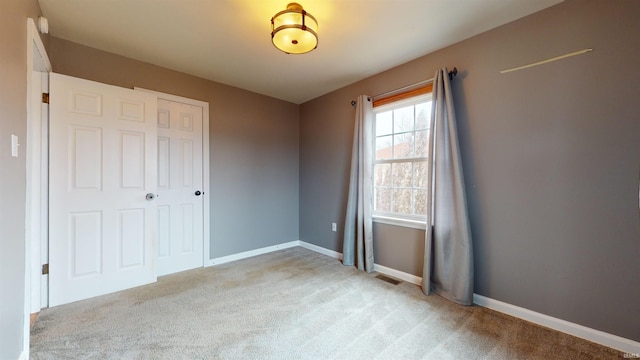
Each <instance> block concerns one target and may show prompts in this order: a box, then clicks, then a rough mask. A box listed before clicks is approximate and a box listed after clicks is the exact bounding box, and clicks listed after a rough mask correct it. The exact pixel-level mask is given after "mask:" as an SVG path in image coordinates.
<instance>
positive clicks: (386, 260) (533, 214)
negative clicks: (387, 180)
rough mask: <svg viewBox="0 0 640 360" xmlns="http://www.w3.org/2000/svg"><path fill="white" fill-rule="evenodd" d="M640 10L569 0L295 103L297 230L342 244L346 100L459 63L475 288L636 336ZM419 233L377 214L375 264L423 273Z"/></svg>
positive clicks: (349, 118) (625, 2)
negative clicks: (390, 223) (555, 59)
mask: <svg viewBox="0 0 640 360" xmlns="http://www.w3.org/2000/svg"><path fill="white" fill-rule="evenodd" d="M638 19H640V2H638V1H635V0H618V1H607V2H605V1H596V0H590V1H576V0H566V1H565V2H563V3H561V4H559V5H557V6H554V7H552V8H549V9H546V10H544V11H542V12H539V13H536V14H533V15H530V16H528V17H526V18H523V19H520V20H518V21H515V22H513V23H510V24H507V25H504V26H502V27H500V28H497V29H494V30H491V31H489V32H486V33H483V34H481V35H478V36H476V37H473V38H471V39H468V40H465V41H462V42H460V43H458V44H456V45H453V46H451V47H448V48H445V49H442V50H440V51H437V52H434V53H432V54H430V55H427V56H424V57H421V58H419V59H416V60H414V61H412V62H409V63H407V64H404V65H402V66H399V67H397V68H394V69H391V70H389V71H386V72H383V73H381V74H378V75H375V76H373V77H371V78H368V79H365V80H363V81H361V82H358V83H356V84H353V85H350V86H348V87H345V88H343V89H340V90H337V91H335V92H332V93H330V94H327V95H325V96H322V97H319V98H317V99H314V100H312V101H309V102H307V103H305V104H302V105H301V108H300V144H301V146H300V237H301V240H303V241H307V242H310V243H313V244H316V245H319V246H322V247H326V248H328V249H331V250H335V251H339V252H341V251H342V249H341V246H342V240H341V233H342V229H343V226H344V224H343V223H342V222H343V219H344V207H345V204H346V194H347V183H348V167H349V162H350V160H349V155H350V148H351V142H352V134H353V129H352V128H353V117H354V110H353V108H352V107H351V106H350V104H349V101H350V100H352V99H355V97H356V96H357V95H359V94H368V95H376V94H379V93H382V92H385V91H389V90H392V89H395V88H398V87H401V86H404V85H407V84H411V83H414V82H417V81H420V80H425V79H428V78H431V77H433V74H434V72H435V70H436V69H437V68H440V67H444V66H448V67H450V68H451V67H453V66H457V67H458V69H459V70H460V74H458V76H457V77H456V78H455V80H454V81H453V88H454V91H455V100H456V112H457V115H458V125H459V133H460V134H459V136H460V144H461V151H462V156H463V163H464V171H465V182H466V185H467V195H468V200H469V207H470V217H471V219H470V220H471V226H472V232H473V239H474V251H475V276H476V279H475V292H476V293H478V294H480V295H484V296H488V297H490V298H493V299H496V300H500V301H504V302H507V303H510V304H513V305H516V306H520V307H523V308H527V309H530V310H533V311H536V312H540V313H543V314H547V315H550V316H553V317H556V318H560V319H564V320H567V321H571V322H574V323H577V324H581V325H584V326H588V327H590V328H594V329H598V330H601V331H605V332H607V333H611V334H615V335H619V336H622V337H626V338H629V339H632V340H635V341H640V326H638V319H640V302H639V301H638V299H639V298H640V281H638V279H639V278H640V261H638V259H640V222H639V211H638V171H639V169H638V166H639V164H640V103H639V102H638V84H639V83H640V72H639V71H638V69H637V65H638V59H639V58H640V47H638V45H637V44H638V43H640V31H638V24H637V22H638ZM425 36H429V34H425ZM379 45H380V46H384V44H379ZM589 47H592V48H594V49H595V51H593V52H591V53H588V54H586V55H581V56H577V57H573V58H570V59H565V60H561V61H558V62H554V63H550V64H546V65H542V66H539V67H535V68H531V69H527V70H522V71H519V72H514V73H510V74H505V75H503V74H499V73H498V71H499V70H502V69H505V68H510V67H514V66H518V65H522V64H527V63H531V62H534V61H538V60H542V59H547V58H550V57H554V56H558V55H561V54H566V53H569V52H573V51H576V50H580V49H583V48H589ZM336 220H337V221H338V223H339V224H340V226H339V229H338V230H339V231H338V232H335V233H334V232H331V231H330V224H329V223H330V222H331V221H336ZM423 234H424V232H423V231H419V230H410V229H402V230H400V229H399V228H396V227H393V226H388V225H383V224H377V225H376V226H375V228H374V242H375V246H376V247H377V248H378V250H377V252H376V256H377V260H376V261H377V262H378V263H379V264H381V265H384V266H388V267H391V268H396V269H401V270H403V271H407V272H409V273H412V274H416V275H420V271H419V268H420V266H421V264H420V261H419V260H416V258H415V254H414V253H415V251H416V249H420V248H421V246H420V244H419V243H420V242H421V241H422V235H423ZM389 252H392V253H393V255H391V254H389Z"/></svg>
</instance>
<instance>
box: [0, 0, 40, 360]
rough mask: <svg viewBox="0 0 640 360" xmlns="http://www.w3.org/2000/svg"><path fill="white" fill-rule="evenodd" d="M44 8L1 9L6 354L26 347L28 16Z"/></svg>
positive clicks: (24, 3) (26, 3) (17, 4)
mask: <svg viewBox="0 0 640 360" xmlns="http://www.w3.org/2000/svg"><path fill="white" fill-rule="evenodd" d="M40 13H41V12H40V7H39V6H38V2H37V1H36V0H3V1H2V10H0V359H17V358H18V357H19V356H20V353H21V352H22V350H23V349H22V342H23V330H24V302H25V298H24V291H25V289H24V282H25V232H24V226H25V201H26V159H27V158H26V149H27V141H26V135H27V81H26V80H27V18H28V17H31V18H33V19H37V18H38V16H39V15H40ZM43 41H44V42H45V46H46V44H47V41H48V39H47V38H46V37H45V38H44V39H43ZM11 134H15V135H18V137H19V139H20V144H21V146H20V155H19V157H18V158H13V157H11V152H10V149H11V145H10V144H11Z"/></svg>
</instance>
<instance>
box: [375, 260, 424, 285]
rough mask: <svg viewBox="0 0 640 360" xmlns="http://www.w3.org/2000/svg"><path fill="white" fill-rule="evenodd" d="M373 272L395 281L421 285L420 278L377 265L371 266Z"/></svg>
mask: <svg viewBox="0 0 640 360" xmlns="http://www.w3.org/2000/svg"><path fill="white" fill-rule="evenodd" d="M373 271H377V272H379V273H381V274H385V275H389V276H392V277H394V278H396V279H400V280H403V281H406V282H408V283H411V284H415V285H420V284H421V283H422V278H421V277H420V276H415V275H413V274H409V273H406V272H402V271H400V270H396V269H392V268H389V267H386V266H382V265H379V264H373Z"/></svg>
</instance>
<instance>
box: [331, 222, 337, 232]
mask: <svg viewBox="0 0 640 360" xmlns="http://www.w3.org/2000/svg"><path fill="white" fill-rule="evenodd" d="M337 228H338V226H337V225H336V223H331V231H336V230H337Z"/></svg>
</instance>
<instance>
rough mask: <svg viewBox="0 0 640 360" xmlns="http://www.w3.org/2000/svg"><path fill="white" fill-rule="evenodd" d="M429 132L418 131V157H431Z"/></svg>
mask: <svg viewBox="0 0 640 360" xmlns="http://www.w3.org/2000/svg"><path fill="white" fill-rule="evenodd" d="M428 147H429V131H427V130H424V131H416V157H427V155H429V150H428Z"/></svg>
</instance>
